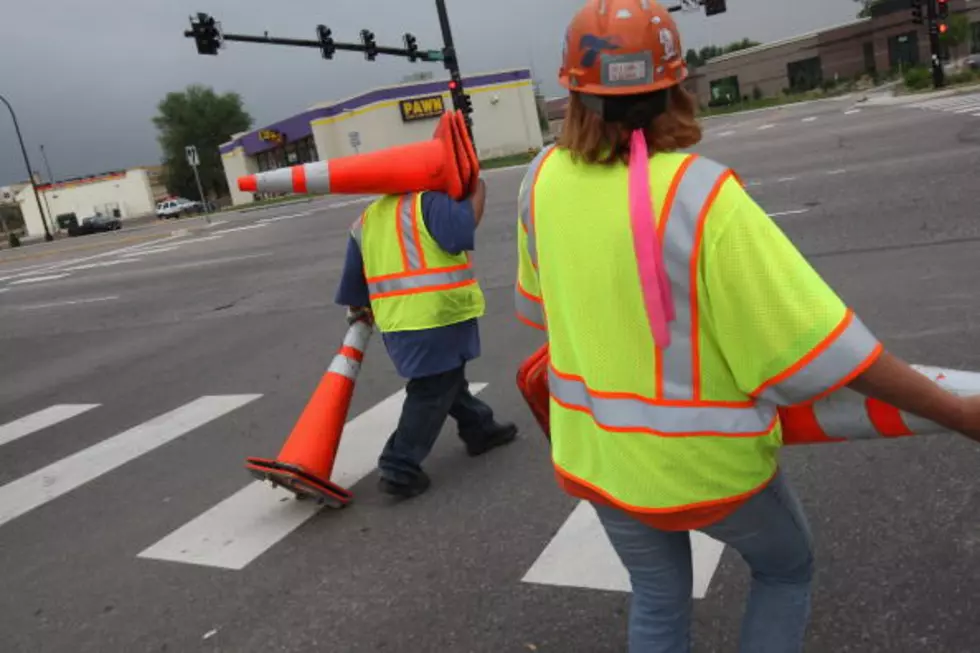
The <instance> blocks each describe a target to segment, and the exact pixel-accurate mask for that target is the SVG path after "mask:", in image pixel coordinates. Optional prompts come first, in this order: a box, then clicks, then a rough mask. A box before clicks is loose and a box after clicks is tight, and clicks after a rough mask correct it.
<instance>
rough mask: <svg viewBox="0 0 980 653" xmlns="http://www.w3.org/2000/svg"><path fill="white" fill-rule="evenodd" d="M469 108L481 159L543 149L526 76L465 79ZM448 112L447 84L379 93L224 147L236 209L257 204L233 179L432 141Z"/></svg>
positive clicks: (310, 112)
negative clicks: (439, 121) (444, 113)
mask: <svg viewBox="0 0 980 653" xmlns="http://www.w3.org/2000/svg"><path fill="white" fill-rule="evenodd" d="M463 84H464V87H465V88H466V90H467V92H468V93H469V94H470V96H471V99H472V105H473V116H472V117H473V140H474V141H475V143H474V144H475V145H476V149H477V154H478V155H479V157H480V158H481V159H486V158H490V157H497V156H507V155H510V154H517V153H524V152H527V151H528V150H537V149H539V148H541V147H542V146H543V138H542V133H541V130H542V126H541V118H540V117H539V105H538V103H537V101H536V99H535V95H534V89H533V85H532V81H531V71H530V70H528V69H515V70H505V71H501V72H495V73H486V74H479V75H472V76H469V77H464V79H463ZM451 108H452V98H451V93H450V89H449V82H448V80H445V81H425V82H421V83H411V84H402V85H398V86H390V87H385V88H378V89H374V90H371V91H368V92H366V93H362V94H360V95H357V96H354V97H351V98H348V99H346V100H342V101H339V102H328V103H324V104H318V105H316V106H314V107H312V108H310V109H307V110H306V111H304V112H302V113H299V114H297V115H295V116H292V117H290V118H286V119H285V120H280V121H278V122H275V123H273V124H271V125H266V126H264V127H261V128H259V129H255V130H253V131H250V132H247V133H243V134H236V135H235V137H234V138H233V139H232V140H231V141H230V142H228V143H225V144H223V145H222V146H221V154H222V162H223V164H224V170H225V176H226V178H227V181H228V187H229V189H230V190H231V197H232V203H233V204H236V205H237V204H245V203H248V202H251V201H254V200H255V199H256V196H255V195H253V194H252V193H242V192H240V191H239V190H238V183H237V180H238V177H240V176H242V175H247V174H252V173H255V172H262V171H265V170H270V169H275V168H282V167H285V166H290V165H296V164H300V163H310V162H313V161H319V160H323V159H330V158H336V157H341V156H347V155H351V154H357V153H364V152H371V151H374V150H380V149H384V148H388V147H392V146H395V145H404V144H408V143H414V142H419V141H424V140H427V139H430V138H432V133H433V131H434V130H435V126H436V124H437V122H438V118H439V116H440V115H442V113H443V112H444V111H446V110H447V109H451Z"/></svg>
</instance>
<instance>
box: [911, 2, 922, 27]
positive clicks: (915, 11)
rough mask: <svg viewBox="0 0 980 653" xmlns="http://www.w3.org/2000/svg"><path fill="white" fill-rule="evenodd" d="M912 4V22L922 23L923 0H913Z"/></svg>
mask: <svg viewBox="0 0 980 653" xmlns="http://www.w3.org/2000/svg"><path fill="white" fill-rule="evenodd" d="M911 4H912V22H913V23H915V24H916V25H921V24H922V23H923V22H925V21H924V19H923V17H922V0H911Z"/></svg>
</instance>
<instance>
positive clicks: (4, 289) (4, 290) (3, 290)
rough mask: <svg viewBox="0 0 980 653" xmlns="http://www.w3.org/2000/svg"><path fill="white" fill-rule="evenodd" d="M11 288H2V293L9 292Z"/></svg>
mask: <svg viewBox="0 0 980 653" xmlns="http://www.w3.org/2000/svg"><path fill="white" fill-rule="evenodd" d="M8 290H10V288H0V293H3V292H7V291H8Z"/></svg>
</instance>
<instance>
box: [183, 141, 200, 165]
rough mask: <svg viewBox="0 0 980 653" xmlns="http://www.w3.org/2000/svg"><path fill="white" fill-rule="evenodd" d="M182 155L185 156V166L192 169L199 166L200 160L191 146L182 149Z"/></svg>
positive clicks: (195, 149)
mask: <svg viewBox="0 0 980 653" xmlns="http://www.w3.org/2000/svg"><path fill="white" fill-rule="evenodd" d="M184 153H185V154H186V155H187V164H188V165H190V166H193V167H195V168H196V167H197V166H199V165H201V159H200V157H198V155H197V148H196V147H195V146H193V145H188V146H187V147H185V148H184Z"/></svg>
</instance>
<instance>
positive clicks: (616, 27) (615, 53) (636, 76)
mask: <svg viewBox="0 0 980 653" xmlns="http://www.w3.org/2000/svg"><path fill="white" fill-rule="evenodd" d="M686 78H687V65H686V64H685V62H684V57H683V55H682V51H681V37H680V32H678V30H677V24H676V23H675V22H674V19H673V18H672V17H671V15H670V12H669V11H667V10H666V9H665V8H664V7H663V6H661V5H660V4H658V3H657V2H654V0H588V1H587V2H586V4H585V6H584V7H582V9H580V10H579V12H578V13H577V14H575V17H574V18H572V22H571V23H570V24H569V26H568V30H567V31H566V32H565V45H564V51H563V52H562V66H561V71H560V72H559V76H558V81H559V82H560V83H561V85H562V86H564V87H565V88H567V89H568V90H570V91H576V92H579V93H586V94H590V95H639V94H643V93H652V92H653V91H660V90H663V89H666V88H670V87H671V86H675V85H677V84H680V83H681V82H682V81H684V80H685V79H686Z"/></svg>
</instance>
